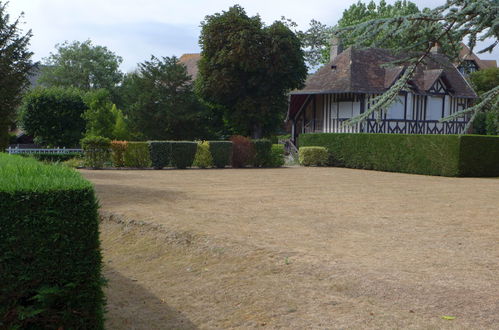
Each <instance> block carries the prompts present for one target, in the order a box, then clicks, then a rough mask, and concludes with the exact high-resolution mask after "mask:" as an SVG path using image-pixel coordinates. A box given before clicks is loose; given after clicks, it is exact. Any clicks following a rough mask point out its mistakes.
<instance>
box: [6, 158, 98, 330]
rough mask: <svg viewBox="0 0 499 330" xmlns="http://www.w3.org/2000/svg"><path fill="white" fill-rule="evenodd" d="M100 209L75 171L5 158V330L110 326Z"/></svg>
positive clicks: (26, 159) (21, 159)
mask: <svg viewBox="0 0 499 330" xmlns="http://www.w3.org/2000/svg"><path fill="white" fill-rule="evenodd" d="M97 208H98V205H97V201H96V198H95V195H94V191H93V188H92V185H91V184H90V183H89V182H88V181H86V180H84V179H83V178H82V177H81V176H80V175H79V174H78V173H77V172H76V171H74V170H72V169H69V168H67V167H64V166H58V165H57V166H56V165H46V164H42V163H40V162H37V161H36V160H34V159H29V158H22V157H18V156H9V155H5V154H0V329H103V305H104V295H103V292H102V285H103V279H102V277H101V263H102V262H101V253H100V247H99V230H98V225H99V222H98V216H97Z"/></svg>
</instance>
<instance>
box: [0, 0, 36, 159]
mask: <svg viewBox="0 0 499 330" xmlns="http://www.w3.org/2000/svg"><path fill="white" fill-rule="evenodd" d="M7 4H8V2H7V3H5V2H0V150H4V149H5V148H7V147H8V144H9V135H8V132H9V126H10V125H11V124H12V123H13V122H14V121H15V116H16V108H17V107H18V105H19V103H20V102H21V97H22V92H23V91H24V89H25V88H26V87H28V86H29V80H28V76H29V74H30V72H31V70H32V68H33V63H32V62H31V56H32V55H33V53H32V52H30V51H29V50H28V47H29V42H30V39H31V36H32V34H31V31H28V32H27V33H22V31H21V29H20V27H19V25H20V24H21V23H20V21H21V18H22V17H19V18H18V19H15V20H14V22H10V15H9V14H8V13H7V9H6V7H7Z"/></svg>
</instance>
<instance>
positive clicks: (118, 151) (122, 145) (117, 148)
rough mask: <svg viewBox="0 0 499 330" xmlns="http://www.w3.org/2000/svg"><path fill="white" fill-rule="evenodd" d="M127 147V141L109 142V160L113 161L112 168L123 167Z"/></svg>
mask: <svg viewBox="0 0 499 330" xmlns="http://www.w3.org/2000/svg"><path fill="white" fill-rule="evenodd" d="M127 146H128V142H127V141H111V158H112V160H113V166H116V167H123V166H125V159H124V157H125V151H126V148H127Z"/></svg>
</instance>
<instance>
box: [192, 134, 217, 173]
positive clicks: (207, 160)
mask: <svg viewBox="0 0 499 330" xmlns="http://www.w3.org/2000/svg"><path fill="white" fill-rule="evenodd" d="M192 165H193V166H197V167H199V168H208V167H212V166H213V157H212V156H211V153H210V144H209V143H208V141H204V142H199V143H198V149H197V151H196V156H195V157H194V162H193V163H192Z"/></svg>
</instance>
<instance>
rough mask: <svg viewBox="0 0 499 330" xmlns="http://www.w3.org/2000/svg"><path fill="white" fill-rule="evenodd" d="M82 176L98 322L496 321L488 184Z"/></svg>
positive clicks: (336, 176) (198, 173)
mask: <svg viewBox="0 0 499 330" xmlns="http://www.w3.org/2000/svg"><path fill="white" fill-rule="evenodd" d="M82 173H83V174H84V176H85V177H87V178H88V179H90V180H91V181H92V182H93V183H94V184H95V187H96V190H97V193H98V196H99V198H100V200H101V204H102V212H103V223H102V244H103V251H104V259H105V264H106V266H105V275H106V277H107V278H108V279H109V287H108V288H107V289H106V293H107V296H108V310H109V312H108V321H107V326H108V328H109V329H198V328H201V329H208V328H209V329H217V328H253V327H266V328H282V329H372V328H379V329H387V328H388V329H395V328H405V329H442V328H443V329H470V328H473V329H493V328H499V180H498V179H494V178H491V179H476V178H444V177H430V176H420V175H407V174H398V173H385V172H375V171H361V170H352V169H341V168H298V167H295V168H282V169H239V170H233V169H227V170H183V171H180V170H164V171H125V170H106V171H82ZM442 316H453V317H455V319H453V320H446V319H443V318H442Z"/></svg>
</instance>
